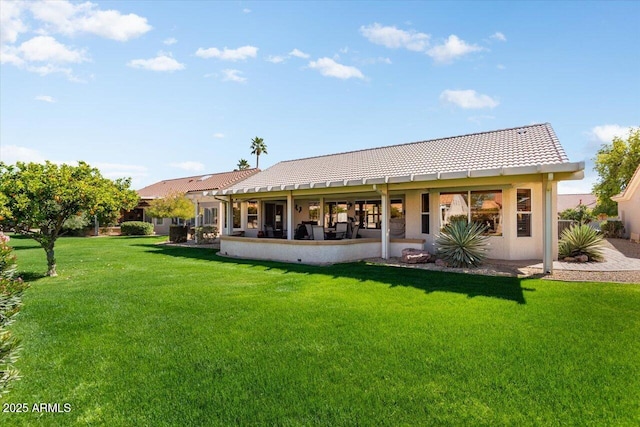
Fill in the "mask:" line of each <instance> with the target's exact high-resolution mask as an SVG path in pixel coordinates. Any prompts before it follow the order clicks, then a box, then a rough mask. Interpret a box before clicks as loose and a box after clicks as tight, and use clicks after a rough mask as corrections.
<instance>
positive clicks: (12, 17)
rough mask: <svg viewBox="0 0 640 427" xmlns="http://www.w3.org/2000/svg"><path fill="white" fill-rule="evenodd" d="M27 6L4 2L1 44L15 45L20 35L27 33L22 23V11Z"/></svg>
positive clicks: (0, 11)
mask: <svg viewBox="0 0 640 427" xmlns="http://www.w3.org/2000/svg"><path fill="white" fill-rule="evenodd" d="M24 7H25V4H24V3H19V2H13V1H3V2H2V7H0V44H5V43H15V42H16V40H18V35H20V33H24V32H26V31H27V26H26V25H25V23H24V22H23V21H22V11H23V10H24Z"/></svg>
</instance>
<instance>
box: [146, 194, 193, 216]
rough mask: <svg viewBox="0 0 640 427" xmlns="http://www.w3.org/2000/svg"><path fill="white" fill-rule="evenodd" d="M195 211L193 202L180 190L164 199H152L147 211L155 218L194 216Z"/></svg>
mask: <svg viewBox="0 0 640 427" xmlns="http://www.w3.org/2000/svg"><path fill="white" fill-rule="evenodd" d="M194 212H195V206H194V204H193V202H192V201H191V200H189V199H187V197H186V196H185V195H184V194H182V193H179V192H173V193H171V194H169V195H167V196H166V197H164V198H162V199H156V200H153V201H151V203H150V204H149V207H148V208H147V213H148V214H149V215H150V216H151V217H153V218H181V219H189V218H192V217H193V215H194Z"/></svg>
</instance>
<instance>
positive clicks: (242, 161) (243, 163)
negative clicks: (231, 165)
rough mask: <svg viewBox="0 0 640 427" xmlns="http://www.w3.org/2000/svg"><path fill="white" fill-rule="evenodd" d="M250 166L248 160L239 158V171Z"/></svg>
mask: <svg viewBox="0 0 640 427" xmlns="http://www.w3.org/2000/svg"><path fill="white" fill-rule="evenodd" d="M250 167H251V165H250V164H249V162H248V161H246V160H245V159H240V160H239V161H238V170H239V171H243V170H245V169H249V168H250Z"/></svg>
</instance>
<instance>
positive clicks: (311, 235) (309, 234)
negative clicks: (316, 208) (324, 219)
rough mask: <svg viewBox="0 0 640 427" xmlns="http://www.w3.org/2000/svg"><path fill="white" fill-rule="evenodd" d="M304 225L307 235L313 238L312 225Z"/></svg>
mask: <svg viewBox="0 0 640 427" xmlns="http://www.w3.org/2000/svg"><path fill="white" fill-rule="evenodd" d="M304 226H305V227H307V236H309V239H312V240H313V228H312V227H313V226H312V225H311V224H305V225H304Z"/></svg>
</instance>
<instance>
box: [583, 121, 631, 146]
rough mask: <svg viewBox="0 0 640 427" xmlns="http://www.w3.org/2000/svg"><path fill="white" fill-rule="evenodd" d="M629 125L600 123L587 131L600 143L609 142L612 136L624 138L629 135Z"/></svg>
mask: <svg viewBox="0 0 640 427" xmlns="http://www.w3.org/2000/svg"><path fill="white" fill-rule="evenodd" d="M630 130H631V126H620V125H602V126H595V127H594V128H592V129H591V131H590V132H589V133H590V135H591V137H592V138H594V139H595V140H597V141H598V142H601V143H609V142H611V141H613V138H614V137H616V136H617V137H619V138H622V139H625V138H626V137H627V136H628V135H629V131H630Z"/></svg>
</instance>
